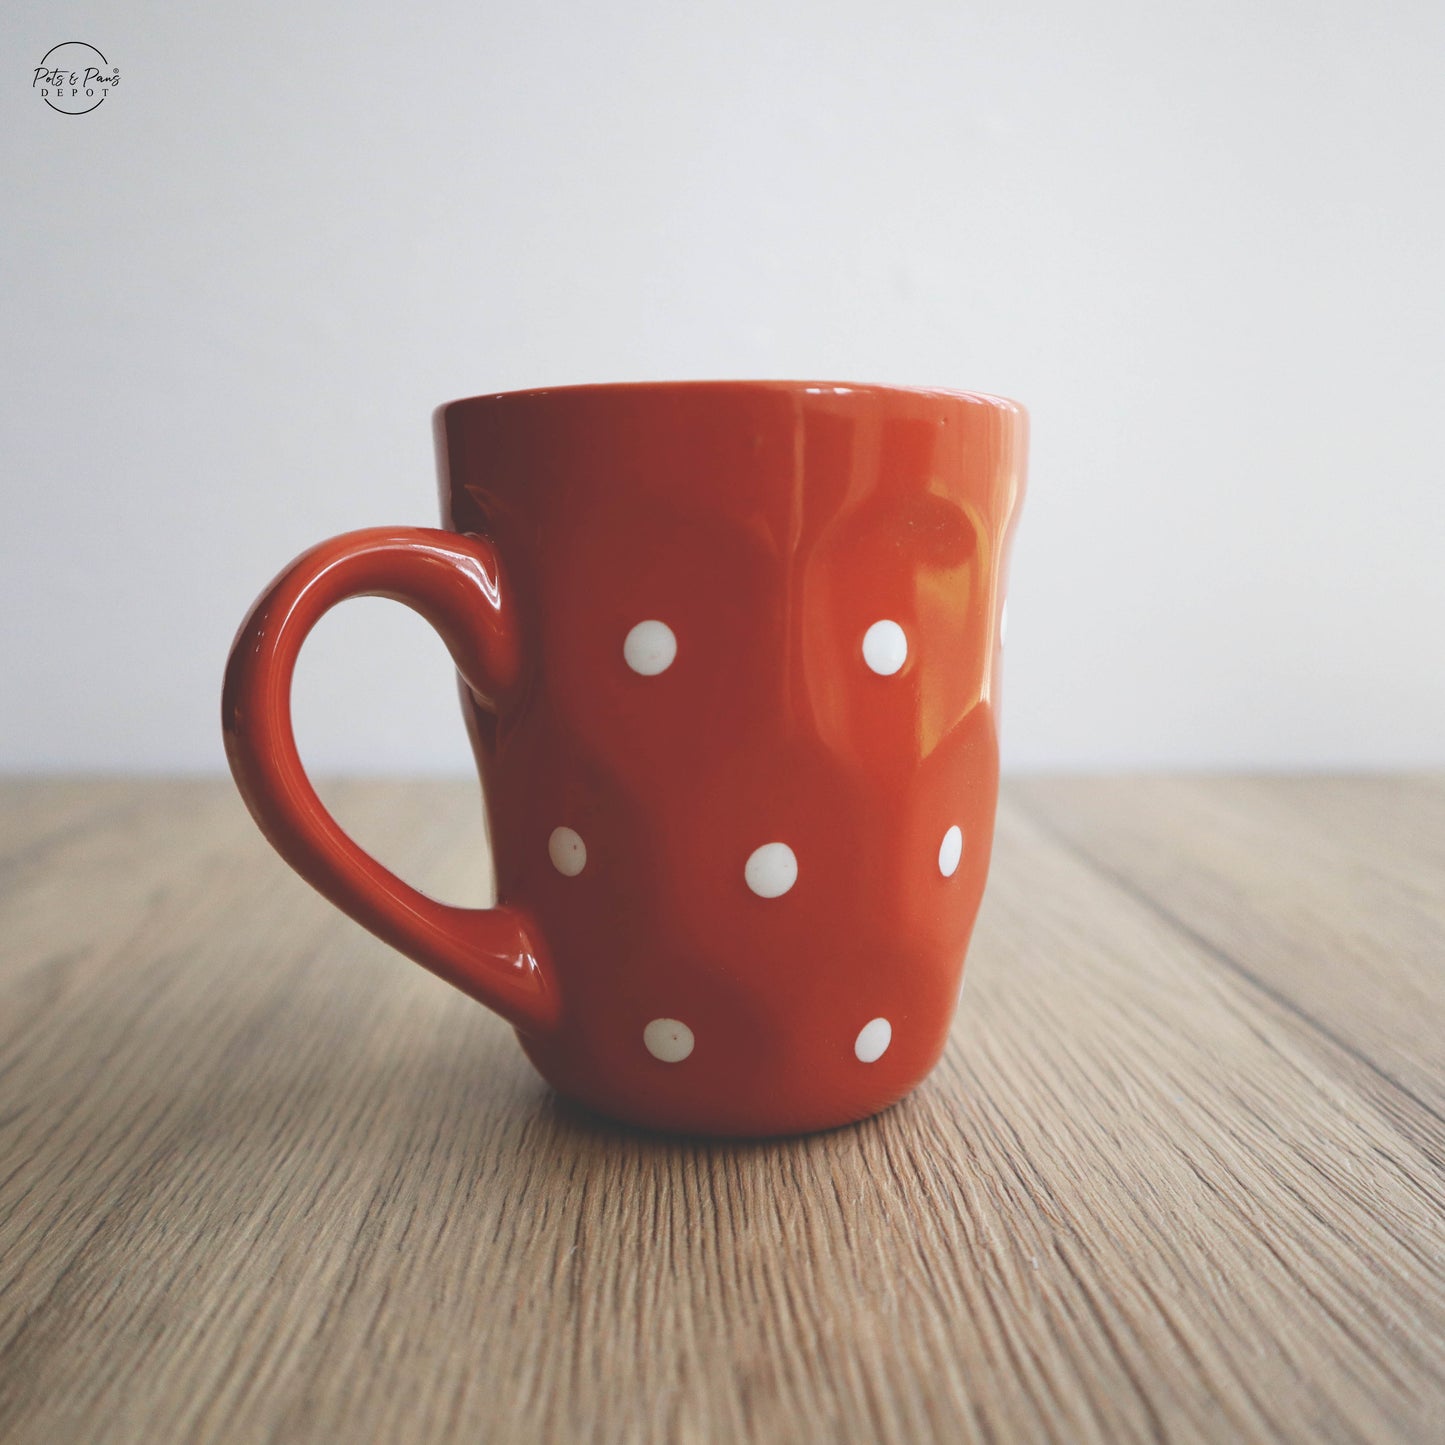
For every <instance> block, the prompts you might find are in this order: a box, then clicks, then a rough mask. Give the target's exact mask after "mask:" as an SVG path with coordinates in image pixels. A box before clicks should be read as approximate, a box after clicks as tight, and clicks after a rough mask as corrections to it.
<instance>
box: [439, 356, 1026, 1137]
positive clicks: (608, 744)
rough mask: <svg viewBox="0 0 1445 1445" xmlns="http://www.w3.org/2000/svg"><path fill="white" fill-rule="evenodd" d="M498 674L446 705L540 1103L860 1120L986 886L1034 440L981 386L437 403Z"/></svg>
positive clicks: (687, 1124) (727, 1116)
mask: <svg viewBox="0 0 1445 1445" xmlns="http://www.w3.org/2000/svg"><path fill="white" fill-rule="evenodd" d="M435 420H436V436H437V444H438V453H439V462H440V476H441V493H442V507H443V521H444V525H445V527H446V528H447V529H449V530H451V531H454V532H457V533H465V534H476V535H478V536H479V537H482V538H485V539H487V541H488V542H489V543H490V544H491V545H492V546H493V547H494V548H495V551H496V554H497V556H498V557H499V558H500V560H501V566H502V568H503V572H504V579H505V585H506V587H507V588H509V589H510V596H511V599H512V602H513V605H514V611H515V617H516V626H517V629H518V633H519V649H518V651H519V656H520V658H521V659H522V661H521V671H520V677H519V679H518V682H517V686H516V688H515V691H514V694H513V696H512V697H511V700H510V701H509V703H508V704H507V705H506V706H503V707H497V708H496V709H495V710H493V708H492V707H490V706H483V705H481V704H480V703H479V702H478V701H477V699H476V698H475V697H474V696H473V695H472V694H471V692H470V691H468V690H467V689H465V688H464V689H463V706H464V710H465V713H466V719H467V725H468V729H469V732H470V735H471V738H472V742H473V746H474V749H475V752H476V756H477V760H478V764H479V767H480V769H481V773H482V778H483V784H484V792H485V796H486V808H487V815H488V823H489V829H490V836H491V841H492V848H493V854H494V859H495V866H496V872H497V886H498V897H499V899H500V900H501V901H502V903H503V904H506V905H510V906H513V907H515V908H517V909H519V910H521V912H522V913H523V914H525V915H526V916H527V917H529V918H530V919H532V920H535V923H536V927H537V933H538V935H539V937H540V939H541V940H542V941H543V943H544V945H545V950H546V957H547V964H548V966H549V967H550V969H551V970H552V973H553V975H554V976H555V983H556V994H557V998H558V1000H559V1014H558V1018H557V1020H556V1023H555V1026H552V1027H549V1028H547V1029H546V1030H541V1031H527V1030H519V1036H520V1038H521V1042H522V1045H523V1047H524V1048H525V1049H526V1051H527V1053H528V1055H529V1057H530V1058H531V1059H532V1061H533V1062H534V1064H535V1065H536V1067H537V1068H538V1069H539V1070H540V1072H541V1073H542V1074H543V1075H544V1077H545V1078H546V1079H548V1080H549V1081H550V1082H551V1084H552V1085H553V1086H554V1087H555V1088H557V1089H558V1090H559V1091H560V1092H561V1093H563V1094H565V1095H567V1096H569V1097H571V1098H573V1099H575V1100H577V1101H579V1102H580V1103H582V1104H584V1105H586V1106H588V1107H590V1108H593V1109H595V1110H598V1111H599V1112H601V1113H604V1114H607V1115H609V1116H611V1117H614V1118H617V1119H621V1120H624V1121H627V1122H631V1123H635V1124H639V1125H644V1126H648V1127H655V1128H663V1129H669V1130H681V1131H690V1132H700V1133H716V1134H749V1135H761V1134H775V1133H788V1132H795V1131H800V1130H806V1129H814V1128H820V1127H825V1126H829V1125H835V1124H841V1123H845V1122H848V1121H850V1120H854V1119H858V1118H862V1117H864V1116H866V1115H869V1114H872V1113H874V1112H876V1111H877V1110H879V1109H882V1108H884V1107H886V1106H887V1105H889V1104H891V1103H892V1102H894V1101H895V1100H897V1099H899V1098H900V1097H902V1096H903V1095H904V1094H906V1093H907V1092H908V1091H909V1090H911V1089H912V1088H914V1086H915V1085H917V1084H918V1083H919V1082H920V1080H922V1079H923V1078H924V1076H925V1075H926V1074H927V1073H928V1072H929V1070H930V1069H931V1068H932V1067H933V1065H934V1064H935V1063H936V1062H937V1060H938V1057H939V1055H940V1053H941V1051H942V1049H943V1046H944V1043H945V1040H946V1038H947V1034H948V1030H949V1026H950V1023H951V1020H952V1017H953V1013H954V1009H955V1006H956V1003H957V1000H958V996H959V990H960V986H961V981H962V973H963V966H964V956H965V952H966V949H967V946H968V940H969V935H970V932H971V930H972V927H973V922H974V918H975V915H976V913H977V911H978V906H979V902H980V898H981V896H982V893H983V887H984V881H985V877H986V875H987V871H988V860H989V852H990V847H991V843H992V835H993V820H994V810H995V804H996V799H997V787H998V746H997V731H996V722H995V718H996V710H997V706H998V687H999V660H1000V647H1001V632H1002V617H1003V603H1004V586H1005V580H1006V557H1007V548H1008V543H1009V538H1010V534H1011V530H1012V527H1013V524H1014V520H1015V517H1016V513H1017V508H1018V503H1019V500H1020V498H1021V495H1022V488H1023V470H1024V456H1025V435H1026V420H1025V417H1024V414H1023V411H1022V409H1021V408H1019V407H1018V406H1017V405H1015V404H1014V403H1012V402H1008V401H1004V400H1002V399H999V398H995V397H988V396H982V395H977V394H971V393H958V392H945V391H925V390H912V389H901V388H891V387H874V386H854V385H839V384H824V383H785V382H763V383H752V382H726V383H710V382H698V383H667V384H657V385H624V386H594V387H569V388H562V389H557V390H546V391H534V392H520V393H511V394H505V395H500V396H491V397H478V398H472V399H469V400H465V401H458V402H453V403H450V404H448V405H446V406H443V407H441V408H439V410H438V411H437V413H436V419H435Z"/></svg>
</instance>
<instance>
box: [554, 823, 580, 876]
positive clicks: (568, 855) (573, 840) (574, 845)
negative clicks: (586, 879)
mask: <svg viewBox="0 0 1445 1445" xmlns="http://www.w3.org/2000/svg"><path fill="white" fill-rule="evenodd" d="M547 856H548V857H549V858H550V859H551V860H552V866H553V867H554V868H555V869H556V870H557V871H558V872H559V873H561V874H562V875H563V876H564V877H566V878H575V877H576V876H577V875H578V874H579V873H580V872H581V871H582V870H583V869H584V868H585V867H586V866H587V845H586V844H585V843H584V842H583V841H582V835H581V834H580V833H576V832H574V831H573V830H572V829H571V828H553V829H552V836H551V837H550V838H548V839H547Z"/></svg>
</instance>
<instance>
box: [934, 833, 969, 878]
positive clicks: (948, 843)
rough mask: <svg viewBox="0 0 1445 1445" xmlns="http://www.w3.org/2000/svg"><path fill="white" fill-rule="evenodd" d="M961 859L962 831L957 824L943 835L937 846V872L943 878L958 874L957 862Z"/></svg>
mask: <svg viewBox="0 0 1445 1445" xmlns="http://www.w3.org/2000/svg"><path fill="white" fill-rule="evenodd" d="M962 857H963V829H962V828H960V827H959V826H958V824H957V823H955V824H954V825H953V827H951V828H950V829H949V830H948V832H946V833H945V834H944V835H943V842H942V843H940V844H939V845H938V871H939V872H940V873H942V874H943V876H944V877H945V878H952V877H953V875H954V874H955V873H957V872H958V860H959V859H960V858H962Z"/></svg>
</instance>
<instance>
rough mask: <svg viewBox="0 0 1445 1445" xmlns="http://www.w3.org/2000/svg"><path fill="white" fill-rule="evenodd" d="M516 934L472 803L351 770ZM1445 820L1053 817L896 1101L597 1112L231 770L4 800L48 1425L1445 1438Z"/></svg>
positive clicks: (9, 1107) (32, 1421)
mask: <svg viewBox="0 0 1445 1445" xmlns="http://www.w3.org/2000/svg"><path fill="white" fill-rule="evenodd" d="M329 795H330V797H331V798H332V799H333V801H334V803H335V805H336V807H337V808H338V810H339V812H340V813H341V815H342V816H343V819H344V820H345V821H346V822H347V823H348V824H349V825H351V826H352V827H354V829H355V830H356V831H357V832H358V834H359V835H360V836H361V837H362V838H363V840H364V841H366V842H368V843H369V844H371V845H373V846H375V847H377V848H380V849H382V850H383V851H384V852H385V854H386V856H387V858H388V861H391V862H393V863H394V864H396V865H398V866H399V867H401V868H402V869H403V870H404V871H406V872H407V873H408V874H409V876H410V877H412V878H413V879H414V880H415V881H417V882H419V883H421V884H422V885H423V886H427V887H428V888H430V889H431V890H432V891H435V892H439V893H441V894H442V895H444V896H450V897H453V898H457V899H458V900H468V901H475V900H476V898H477V897H478V895H479V892H480V890H481V888H482V886H483V885H482V882H481V864H480V848H481V846H482V845H481V841H480V828H479V827H478V824H477V817H476V797H475V789H474V787H473V786H471V785H469V784H462V783H458V784H446V783H436V782H433V783H405V784H403V783H395V784H387V783H370V784H350V785H338V786H336V787H334V788H333V789H331V790H330V793H329ZM1442 900H1445V786H1442V784H1441V782H1440V781H1439V780H1433V779H1376V780H1363V779H1299V780H1281V779H1209V780H1186V779H1176V778H1168V779H1133V780H1124V779H1119V780H1088V781H1053V780H1050V781H1031V782H1028V783H1019V784H1015V785H1013V786H1012V787H1010V788H1009V789H1007V790H1006V795H1005V801H1004V805H1003V808H1002V810H1001V816H1000V827H999V837H998V844H997V851H996V855H995V864H994V871H993V878H992V880H991V882H990V885H989V895H988V899H987V902H986V904H985V908H984V913H983V916H982V917H981V919H980V923H979V928H978V931H977V935H976V938H975V942H974V947H973V950H972V954H971V961H970V967H969V974H968V985H967V987H966V989H965V993H964V1006H963V1009H962V1011H961V1013H960V1016H959V1020H958V1023H957V1025H956V1027H955V1030H954V1038H953V1043H952V1045H951V1048H950V1050H949V1053H948V1054H947V1056H946V1057H945V1060H944V1063H943V1064H942V1065H941V1067H940V1068H939V1070H938V1071H937V1073H936V1075H935V1076H934V1078H933V1079H931V1080H930V1081H929V1083H928V1084H927V1085H926V1086H925V1087H924V1088H923V1089H922V1090H920V1091H919V1092H918V1093H917V1094H916V1095H914V1096H913V1097H912V1098H911V1099H909V1100H907V1101H905V1102H904V1103H903V1104H902V1105H900V1106H899V1107H897V1108H895V1109H894V1110H892V1111H891V1112H889V1113H888V1114H887V1115H885V1116H883V1117H881V1118H879V1119H876V1120H872V1121H869V1122H868V1123H865V1124H862V1125H859V1126H857V1127H854V1128H849V1129H844V1130H839V1131H837V1132H834V1133H830V1134H825V1135H818V1136H814V1137H811V1138H806V1139H802V1140H795V1141H784V1142H771V1143H765V1144H706V1143H700V1142H696V1141H688V1140H669V1139H661V1138H656V1137H652V1136H647V1135H643V1134H639V1133H634V1132H629V1131H626V1130H621V1129H617V1128H614V1127H611V1126H609V1125H606V1124H603V1123H600V1122H597V1121H595V1120H592V1119H589V1118H587V1117H585V1116H584V1115H582V1114H580V1113H579V1112H577V1111H575V1110H573V1109H571V1108H569V1107H567V1106H565V1105H563V1104H561V1103H559V1102H558V1101H557V1100H555V1099H554V1098H553V1097H552V1096H551V1095H549V1094H548V1092H547V1091H546V1089H545V1088H544V1086H543V1085H542V1084H541V1083H540V1082H539V1081H538V1080H537V1079H536V1078H535V1077H534V1076H533V1075H532V1074H531V1072H530V1070H529V1068H528V1066H527V1065H526V1063H525V1061H524V1060H523V1058H522V1056H521V1054H520V1052H519V1051H518V1049H517V1048H516V1045H515V1043H514V1041H513V1040H512V1038H511V1036H510V1034H509V1031H508V1030H507V1029H506V1028H505V1027H504V1026H503V1025H501V1024H500V1023H499V1022H497V1021H496V1020H495V1019H493V1018H491V1017H490V1016H489V1015H488V1014H486V1013H485V1012H484V1011H483V1010H482V1009H480V1008H478V1007H476V1006H475V1005H472V1004H470V1003H469V1002H468V1001H467V1000H465V999H464V998H462V997H461V996H460V995H458V994H454V993H452V992H451V991H450V990H448V989H447V988H445V987H444V986H443V985H441V984H439V983H438V982H436V981H435V980H434V979H432V978H430V977H429V976H428V975H426V974H425V973H423V972H422V971H421V970H419V969H416V968H413V967H411V966H409V965H407V964H405V963H404V962H403V961H402V960H400V959H399V958H397V957H396V956H394V955H392V954H390V953H388V951H387V950H386V949H384V948H383V947H382V946H381V945H379V944H377V943H375V942H374V941H373V940H371V939H370V938H368V937H367V936H366V935H364V934H363V933H361V932H360V931H359V930H358V929H356V928H355V927H354V926H353V925H351V924H350V923H348V922H347V921H346V920H344V919H342V918H340V917H339V916H337V915H335V914H333V913H332V912H331V911H330V910H329V909H328V908H327V906H326V905H325V904H324V903H322V902H321V901H320V899H318V898H317V897H316V896H315V895H313V894H311V893H310V892H309V891H308V890H307V889H306V888H305V887H304V885H302V884H300V883H299V882H297V881H296V880H295V879H293V878H292V877H291V876H290V875H289V874H288V873H286V871H285V869H284V868H283V866H282V865H281V864H280V863H279V862H278V861H277V860H276V859H275V858H274V857H273V856H272V855H271V854H270V853H269V852H268V851H267V850H266V848H265V846H264V844H263V843H262V842H261V840H260V838H259V836H258V835H257V834H256V832H255V830H254V828H253V827H252V825H251V823H250V820H249V819H248V818H247V817H246V816H245V814H244V811H243V809H242V808H241V805H240V803H239V802H238V801H237V800H236V799H235V797H234V796H233V794H232V792H231V790H230V788H229V786H227V785H223V784H221V783H212V782H186V783H181V782H137V781H130V782H127V781H118V780H113V779H112V780H84V779H73V780H63V781H49V782H12V783H9V784H5V785H3V786H0V907H3V915H0V917H3V924H0V926H3V938H0V948H3V952H0V1439H3V1440H4V1441H6V1442H7V1445H32V1442H33V1445H42V1442H43V1445H55V1442H67V1441H77V1442H79V1441H83V1442H98V1441H146V1442H156V1441H171V1440H176V1441H205V1440H223V1441H312V1440H315V1441H333V1440H336V1441H339V1440H345V1441H348V1442H350V1441H373V1440H374V1441H396V1440H407V1441H413V1440H417V1441H421V1440H451V1439H457V1440H467V1441H475V1440H497V1441H508V1442H511V1441H565V1440H586V1441H627V1442H633V1441H650V1440H658V1441H668V1442H672V1441H731V1440H764V1441H771V1440H778V1441H789V1442H793V1441H840V1440H841V1441H852V1440H858V1441H875V1440H887V1441H892V1440H898V1441H918V1440H922V1441H929V1440H939V1441H945V1440H946V1441H975V1440H976V1441H1035V1440H1058V1441H1069V1442H1076V1441H1091V1440H1098V1441H1110V1442H1115V1441H1132V1440H1170V1441H1174V1440H1178V1441H1187V1440H1211V1441H1217V1440H1299V1441H1331V1440H1342V1441H1343V1440H1369V1441H1392V1440H1398V1441H1409V1442H1424V1441H1433V1440H1439V1439H1445V1366H1442V1360H1445V1268H1442V1261H1441V1246H1442V1221H1445V1207H1442V1206H1445V1177H1442V1170H1441V1160H1442V1158H1445V1129H1442V1112H1445V1078H1442V1069H1441V1064H1442V1049H1441V1044H1440V1038H1441V1033H1442V1029H1441V1007H1440V1005H1441V998H1442V981H1445V902H1442Z"/></svg>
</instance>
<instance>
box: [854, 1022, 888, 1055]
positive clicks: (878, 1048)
mask: <svg viewBox="0 0 1445 1445" xmlns="http://www.w3.org/2000/svg"><path fill="white" fill-rule="evenodd" d="M892 1042H893V1025H892V1024H890V1023H889V1022H888V1020H887V1019H872V1020H870V1021H869V1022H868V1023H866V1024H864V1025H863V1027H862V1028H861V1029H860V1030H859V1032H858V1037H857V1038H856V1039H854V1041H853V1052H854V1053H855V1054H857V1055H858V1058H859V1061H860V1062H861V1063H865V1064H875V1063H877V1062H878V1060H879V1059H881V1058H882V1057H883V1055H884V1054H886V1053H887V1052H888V1045H889V1044H891V1043H892Z"/></svg>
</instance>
